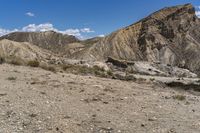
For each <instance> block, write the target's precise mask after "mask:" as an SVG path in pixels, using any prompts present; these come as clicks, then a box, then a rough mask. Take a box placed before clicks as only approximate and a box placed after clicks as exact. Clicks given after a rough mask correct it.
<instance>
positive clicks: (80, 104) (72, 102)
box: [0, 64, 200, 133]
mask: <svg viewBox="0 0 200 133" xmlns="http://www.w3.org/2000/svg"><path fill="white" fill-rule="evenodd" d="M0 75H1V76H0V133H154V132H155V133H199V132H200V102H199V100H200V97H199V96H198V95H195V93H190V92H187V91H184V90H176V89H172V88H168V87H165V86H163V85H159V84H153V83H145V82H137V83H136V82H127V81H119V80H112V79H104V78H97V77H92V76H77V75H73V74H65V73H52V72H48V71H45V70H42V69H40V68H30V67H23V66H12V65H7V64H3V65H0Z"/></svg>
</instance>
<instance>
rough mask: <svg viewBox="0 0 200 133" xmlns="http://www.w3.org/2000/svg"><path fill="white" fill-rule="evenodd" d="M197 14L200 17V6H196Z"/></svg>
mask: <svg viewBox="0 0 200 133" xmlns="http://www.w3.org/2000/svg"><path fill="white" fill-rule="evenodd" d="M196 15H197V17H199V18H200V6H196Z"/></svg>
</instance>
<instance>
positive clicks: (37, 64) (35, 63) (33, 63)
mask: <svg viewBox="0 0 200 133" xmlns="http://www.w3.org/2000/svg"><path fill="white" fill-rule="evenodd" d="M27 65H28V66H31V67H39V65H40V63H39V62H38V61H37V60H32V61H29V62H28V63H27Z"/></svg>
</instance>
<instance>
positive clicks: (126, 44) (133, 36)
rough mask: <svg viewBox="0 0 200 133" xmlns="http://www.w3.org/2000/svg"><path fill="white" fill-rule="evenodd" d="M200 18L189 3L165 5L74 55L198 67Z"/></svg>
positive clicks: (191, 67) (199, 61)
mask: <svg viewBox="0 0 200 133" xmlns="http://www.w3.org/2000/svg"><path fill="white" fill-rule="evenodd" d="M199 33H200V20H199V19H198V17H197V16H196V15H195V9H194V7H193V6H192V5H191V4H186V5H180V6H175V7H167V8H164V9H161V10H160V11H157V12H155V13H153V14H151V15H150V16H148V17H146V18H144V19H142V20H140V21H139V22H137V23H135V24H133V25H130V26H128V27H126V28H123V29H120V30H118V31H116V32H113V33H111V34H110V35H108V36H106V37H105V38H103V39H100V40H99V41H98V42H96V43H94V44H93V45H91V46H90V47H88V48H86V49H83V50H81V51H79V52H77V53H75V54H74V55H73V58H78V59H86V60H106V59H107V57H109V56H111V57H113V58H116V59H123V60H132V61H149V62H161V63H163V64H170V65H173V66H180V67H184V68H188V69H190V70H192V71H194V72H197V71H199V70H200V34H199Z"/></svg>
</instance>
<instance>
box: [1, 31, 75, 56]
mask: <svg viewBox="0 0 200 133" xmlns="http://www.w3.org/2000/svg"><path fill="white" fill-rule="evenodd" d="M2 39H8V40H12V41H16V42H29V43H31V44H34V45H36V46H39V47H41V48H44V49H47V50H51V51H52V52H55V53H60V52H63V48H64V47H65V46H66V45H67V44H70V43H75V42H79V40H78V39H77V38H76V37H74V36H71V35H63V34H61V33H56V32H54V31H47V32H15V33H11V34H8V35H5V36H2V37H0V40H2Z"/></svg>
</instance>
